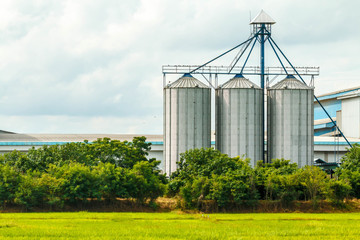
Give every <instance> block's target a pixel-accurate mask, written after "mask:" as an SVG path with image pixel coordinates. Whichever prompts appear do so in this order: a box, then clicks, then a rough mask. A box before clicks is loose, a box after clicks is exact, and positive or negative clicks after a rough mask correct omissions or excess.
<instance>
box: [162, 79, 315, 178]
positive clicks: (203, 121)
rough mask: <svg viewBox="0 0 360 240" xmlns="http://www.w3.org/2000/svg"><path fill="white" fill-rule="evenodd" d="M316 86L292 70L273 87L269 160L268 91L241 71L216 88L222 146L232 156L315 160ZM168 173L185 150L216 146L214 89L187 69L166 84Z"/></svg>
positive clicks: (303, 162)
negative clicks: (265, 94) (214, 137)
mask: <svg viewBox="0 0 360 240" xmlns="http://www.w3.org/2000/svg"><path fill="white" fill-rule="evenodd" d="M313 96H314V89H313V88H312V87H308V86H306V85H305V84H303V83H302V82H300V81H299V80H297V79H296V78H295V77H294V76H292V75H289V76H287V77H286V78H285V79H284V80H282V81H280V82H278V83H277V84H275V85H274V86H272V87H269V88H268V89H267V159H263V158H264V121H265V120H264V90H263V89H262V88H260V87H259V86H257V85H256V84H254V83H252V82H251V81H249V80H248V79H246V78H244V77H243V76H242V75H240V74H238V75H236V76H235V77H233V78H232V79H230V80H229V81H227V82H225V83H224V84H222V85H220V86H219V87H218V88H216V90H215V134H216V148H217V149H218V150H220V151H221V152H222V153H225V154H228V155H229V156H230V157H236V156H240V157H243V158H249V159H250V164H251V165H252V166H255V165H256V162H257V161H265V162H271V160H272V159H275V158H284V159H289V160H291V162H295V163H297V164H298V165H299V167H302V166H304V165H311V164H312V160H313V136H314V133H313V103H314V102H313ZM164 98H165V99H164V100H165V102H164V145H165V149H164V160H165V172H166V173H167V174H168V175H170V174H171V173H172V172H174V171H175V170H176V168H177V164H176V163H177V162H178V161H179V160H180V156H179V155H180V153H183V152H185V151H187V150H189V149H194V148H202V147H204V148H208V147H210V146H211V89H210V88H209V87H208V86H207V85H205V84H203V83H202V82H200V81H199V80H197V79H195V78H194V77H192V76H191V75H190V74H185V75H184V76H182V77H181V78H180V79H178V80H177V81H175V82H173V83H172V84H169V85H167V86H165V88H164Z"/></svg>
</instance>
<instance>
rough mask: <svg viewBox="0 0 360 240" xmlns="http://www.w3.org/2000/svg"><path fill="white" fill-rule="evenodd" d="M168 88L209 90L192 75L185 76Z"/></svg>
mask: <svg viewBox="0 0 360 240" xmlns="http://www.w3.org/2000/svg"><path fill="white" fill-rule="evenodd" d="M167 88H209V87H208V86H206V85H205V84H204V83H202V82H200V81H199V80H197V79H196V78H194V77H193V76H191V74H189V73H187V74H184V75H183V76H182V77H181V78H179V79H178V80H176V81H175V82H173V83H171V84H169V85H167Z"/></svg>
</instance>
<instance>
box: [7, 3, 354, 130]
mask: <svg viewBox="0 0 360 240" xmlns="http://www.w3.org/2000/svg"><path fill="white" fill-rule="evenodd" d="M359 8H360V2H359V1H356V0H350V1H341V0H326V1H325V0H318V1H312V0H311V1H310V0H301V1H288V0H273V1H270V0H269V1H266V0H264V1H249V0H247V1H245V0H223V1H219V0H197V1H194V0H176V1H172V0H143V1H138V0H102V1H99V0H76V1H74V0H62V1H59V0H1V8H0V83H1V87H0V123H1V127H0V129H2V130H7V131H14V132H18V133H138V134H161V133H162V127H163V125H162V110H163V102H162V94H163V90H162V72H161V67H162V65H165V64H202V63H204V62H206V61H207V60H210V59H211V58H213V57H215V56H217V55H218V54H220V53H222V52H224V51H225V50H227V49H230V48H232V47H234V46H235V45H237V44H238V43H240V42H242V41H244V40H246V39H247V38H248V37H249V18H250V14H251V16H252V17H254V16H255V15H257V14H258V13H259V11H260V10H261V9H264V11H265V12H267V13H268V14H269V15H270V16H271V17H272V18H273V19H274V20H275V21H276V22H277V23H276V24H275V25H274V26H273V35H272V36H273V38H274V40H275V41H276V42H277V44H278V45H279V46H280V47H281V49H282V50H283V51H284V52H285V54H286V55H287V56H288V58H289V59H290V60H291V61H292V63H293V64H294V65H295V66H319V67H320V76H319V77H317V78H316V79H315V87H316V91H315V92H316V94H323V93H327V92H330V91H336V90H339V89H344V88H350V87H355V86H360V78H359V76H360V60H359V55H360V31H359V24H360V20H359V13H358V9H359ZM256 51H257V50H256V49H255V52H254V55H255V56H254V58H253V59H252V60H251V61H250V62H249V64H250V63H251V65H254V64H256V63H257V62H258V61H259V58H258V54H257V52H256ZM266 53H267V54H269V56H270V49H268V50H267V52H266ZM267 56H268V55H267ZM267 59H268V58H267ZM269 59H270V57H269ZM229 60H230V62H231V60H232V59H229ZM230 62H228V64H229V63H230ZM268 62H269V61H268ZM253 63H254V64H253ZM225 64H226V63H225ZM275 66H280V65H279V64H276V65H275ZM199 79H200V78H199ZM279 79H280V78H278V80H279ZM250 80H253V81H254V82H257V81H258V79H257V78H256V77H255V78H250Z"/></svg>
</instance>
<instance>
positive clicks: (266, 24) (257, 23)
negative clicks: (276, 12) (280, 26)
mask: <svg viewBox="0 0 360 240" xmlns="http://www.w3.org/2000/svg"><path fill="white" fill-rule="evenodd" d="M275 23H276V22H275V21H274V19H272V18H271V17H270V16H269V15H268V14H267V13H266V12H264V10H261V12H260V13H259V14H258V15H257V16H256V17H255V18H254V19H253V20H252V21H251V22H250V24H251V25H252V26H253V33H257V32H258V31H259V30H260V29H261V28H262V27H263V28H265V29H266V30H267V31H268V32H269V33H271V25H273V24H275Z"/></svg>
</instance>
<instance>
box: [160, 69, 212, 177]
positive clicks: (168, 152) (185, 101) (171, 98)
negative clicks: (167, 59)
mask: <svg viewBox="0 0 360 240" xmlns="http://www.w3.org/2000/svg"><path fill="white" fill-rule="evenodd" d="M210 137H211V91H210V88H209V87H208V86H206V85H205V84H203V83H202V82H200V81H199V80H197V79H195V78H194V77H192V76H191V75H190V74H185V75H183V76H182V77H181V78H179V79H178V80H176V81H175V82H173V83H172V84H169V85H167V86H165V88H164V145H165V149H164V160H165V172H166V174H167V175H170V174H171V173H172V172H174V171H175V170H176V167H177V165H176V162H178V161H179V160H180V158H179V154H180V153H183V152H185V151H187V150H189V149H194V148H202V147H204V148H205V147H206V148H209V147H210V146H211V145H210V144H211V139H210Z"/></svg>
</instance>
